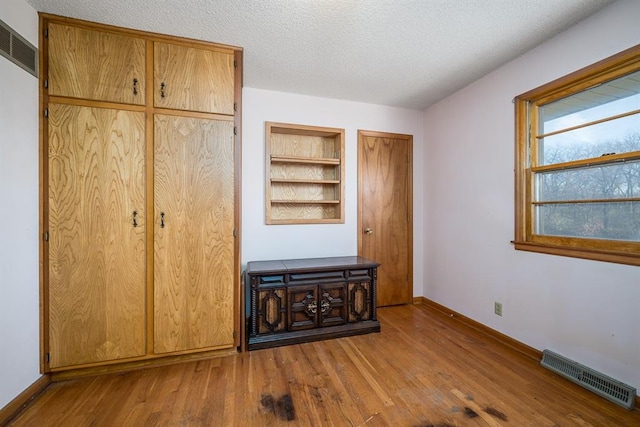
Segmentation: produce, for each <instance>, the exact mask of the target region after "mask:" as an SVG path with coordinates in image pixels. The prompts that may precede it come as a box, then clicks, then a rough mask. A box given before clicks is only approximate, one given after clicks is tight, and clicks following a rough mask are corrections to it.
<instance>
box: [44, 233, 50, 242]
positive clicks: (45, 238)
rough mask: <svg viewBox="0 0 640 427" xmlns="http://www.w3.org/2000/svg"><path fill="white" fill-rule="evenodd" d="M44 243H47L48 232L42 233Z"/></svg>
mask: <svg viewBox="0 0 640 427" xmlns="http://www.w3.org/2000/svg"><path fill="white" fill-rule="evenodd" d="M44 241H45V242H48V241H49V232H48V231H45V232H44Z"/></svg>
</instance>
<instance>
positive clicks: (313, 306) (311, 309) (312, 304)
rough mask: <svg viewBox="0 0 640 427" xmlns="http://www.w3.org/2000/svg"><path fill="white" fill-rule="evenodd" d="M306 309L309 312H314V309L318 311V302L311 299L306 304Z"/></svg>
mask: <svg viewBox="0 0 640 427" xmlns="http://www.w3.org/2000/svg"><path fill="white" fill-rule="evenodd" d="M307 311H308V312H310V313H311V314H316V311H318V304H317V303H316V302H315V301H311V302H310V303H309V304H307Z"/></svg>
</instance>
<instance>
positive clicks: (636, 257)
mask: <svg viewBox="0 0 640 427" xmlns="http://www.w3.org/2000/svg"><path fill="white" fill-rule="evenodd" d="M511 243H513V245H514V248H515V249H516V250H520V251H528V252H537V253H542V254H549V255H560V256H567V257H572V258H581V259H589V260H593V261H603V262H614V263H617V264H627V265H637V266H640V253H624V252H613V251H603V250H598V249H578V248H567V247H563V246H553V245H548V244H542V243H532V242H524V241H512V242H511Z"/></svg>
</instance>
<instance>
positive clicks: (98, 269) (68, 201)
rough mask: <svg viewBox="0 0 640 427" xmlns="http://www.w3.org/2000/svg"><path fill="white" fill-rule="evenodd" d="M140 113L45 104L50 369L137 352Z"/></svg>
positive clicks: (140, 341)
mask: <svg viewBox="0 0 640 427" xmlns="http://www.w3.org/2000/svg"><path fill="white" fill-rule="evenodd" d="M144 117H145V116H144V113H137V112H130V111H119V110H107V109H98V108H90V107H79V106H72V105H59V104H50V105H49V127H48V133H49V145H48V147H49V151H48V172H49V175H48V182H49V190H48V206H49V211H48V219H49V221H48V230H49V235H50V240H49V245H48V246H49V259H48V267H49V268H48V277H49V286H48V298H49V343H50V348H49V352H50V357H51V363H50V366H51V368H57V367H63V366H71V365H78V364H83V363H93V362H98V361H104V360H111V359H121V358H127V357H134V356H140V355H142V354H144V353H145V327H144V325H145V310H144V305H145V242H144V241H145V223H144V209H145V205H144V187H145V184H144V176H145V166H144V162H145V156H144V143H145V139H144V134H145V132H144ZM133 211H137V212H138V215H137V223H138V226H137V227H134V226H133V217H132V213H133Z"/></svg>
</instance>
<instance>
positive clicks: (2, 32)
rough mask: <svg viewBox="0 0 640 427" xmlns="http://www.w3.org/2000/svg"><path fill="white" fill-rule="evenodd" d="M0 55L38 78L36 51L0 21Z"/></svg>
mask: <svg viewBox="0 0 640 427" xmlns="http://www.w3.org/2000/svg"><path fill="white" fill-rule="evenodd" d="M0 55H2V56H4V57H5V58H7V59H8V60H9V61H11V62H13V63H14V64H16V65H17V66H19V67H20V68H23V69H24V70H26V71H28V72H29V73H31V74H33V75H34V76H36V77H38V49H36V48H35V46H33V45H32V44H31V43H29V42H28V41H27V40H25V39H24V38H23V37H21V36H20V34H18V33H16V32H15V31H14V30H13V29H12V28H11V27H9V26H8V25H7V24H5V23H4V22H3V21H1V20H0Z"/></svg>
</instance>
